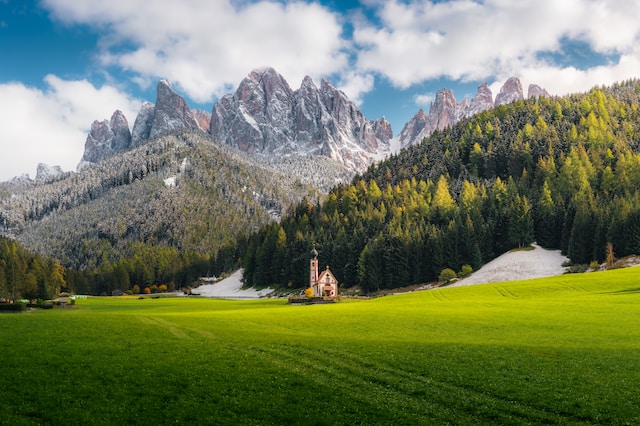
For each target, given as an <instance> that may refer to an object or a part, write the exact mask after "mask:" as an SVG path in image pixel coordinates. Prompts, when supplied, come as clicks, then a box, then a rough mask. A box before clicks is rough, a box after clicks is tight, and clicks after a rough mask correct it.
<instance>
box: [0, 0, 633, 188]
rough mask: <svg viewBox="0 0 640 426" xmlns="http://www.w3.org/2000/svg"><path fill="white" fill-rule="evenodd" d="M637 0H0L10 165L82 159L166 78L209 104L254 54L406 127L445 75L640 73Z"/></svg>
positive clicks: (603, 76)
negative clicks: (114, 120)
mask: <svg viewBox="0 0 640 426" xmlns="http://www.w3.org/2000/svg"><path fill="white" fill-rule="evenodd" d="M639 42H640V2H637V1H635V0H633V1H632V0H629V1H626V0H622V1H620V0H618V1H612V0H611V1H606V0H598V1H596V0H563V1H556V0H546V1H544V0H520V1H517V2H516V1H509V0H486V1H467V0H455V1H454V0H451V1H411V0H391V1H388V0H363V1H354V0H350V1H339V0H322V1H313V2H312V1H303V0H301V1H295V2H293V1H274V0H271V1H267V0H155V1H153V0H152V1H142V0H110V1H104V0H26V1H17V0H0V117H2V120H1V121H0V149H1V150H2V152H3V155H2V156H1V158H0V181H1V180H7V179H9V178H11V177H12V176H16V175H20V174H22V173H29V174H30V175H31V176H32V177H34V176H35V170H36V166H37V164H38V163H39V162H45V163H47V164H50V165H61V166H62V168H63V169H65V170H75V167H76V165H77V163H78V162H79V160H80V158H81V156H82V152H83V149H84V142H85V139H86V134H87V132H88V131H89V128H90V126H91V123H92V122H93V121H94V120H96V119H98V120H103V119H107V118H109V117H110V116H111V114H112V113H113V111H115V110H116V109H120V110H122V111H123V112H124V113H125V115H126V117H127V118H128V120H129V124H130V125H131V126H132V125H133V122H134V120H135V117H136V114H137V111H138V109H139V107H140V104H141V103H142V102H143V101H145V100H148V101H151V102H153V101H154V100H155V86H156V83H157V81H158V80H159V79H162V78H166V79H168V80H170V81H172V83H173V87H174V89H175V90H177V91H178V92H179V93H180V94H181V95H183V96H184V97H185V98H186V99H187V101H188V102H189V104H190V105H191V106H192V107H194V108H199V109H205V110H208V111H210V110H211V108H212V106H213V104H214V103H215V102H216V101H217V100H218V99H219V98H220V97H221V96H222V95H224V94H226V93H229V92H232V91H234V90H235V89H236V87H237V85H238V83H239V82H240V81H241V80H242V79H243V78H244V77H245V76H246V75H247V74H248V73H249V72H250V71H251V70H252V69H254V68H258V67H263V66H273V67H274V68H275V69H276V70H277V71H278V72H280V73H281V74H282V75H283V76H284V77H285V78H286V79H287V81H288V82H289V84H290V85H291V87H292V88H293V89H297V88H298V87H299V85H300V83H301V81H302V79H303V77H304V76H305V75H310V76H311V77H312V78H313V79H314V81H315V82H316V84H318V85H319V82H320V79H321V78H322V77H326V78H328V79H329V80H330V81H332V82H333V84H334V85H336V86H337V87H339V88H340V89H342V90H343V91H344V92H345V93H346V94H347V95H348V96H349V97H350V98H351V99H352V100H354V101H355V102H357V103H358V104H359V106H360V108H361V110H362V111H363V113H364V114H365V115H366V116H367V117H368V118H371V119H377V118H379V117H381V116H385V117H386V118H387V119H388V120H389V121H390V122H391V124H392V126H393V130H394V133H395V134H398V133H399V132H400V130H401V129H402V126H403V125H404V124H405V123H406V122H407V121H408V120H409V119H410V118H411V116H413V114H415V113H416V112H417V111H418V109H420V108H423V109H425V110H426V111H428V109H429V105H430V102H431V100H433V98H434V96H435V93H436V91H437V90H439V89H441V88H449V89H452V90H453V91H454V92H455V95H456V97H457V98H458V100H459V101H461V100H462V99H464V98H465V97H467V98H469V99H470V98H471V97H473V95H474V94H475V91H476V88H477V86H478V85H479V84H481V83H483V82H487V83H489V85H490V87H491V89H492V91H493V94H494V97H495V95H496V94H497V93H498V91H499V88H500V86H501V85H502V84H503V83H504V81H506V79H507V78H508V77H510V76H516V77H519V78H520V80H521V81H522V83H523V86H524V89H525V92H526V88H527V86H528V85H529V84H530V83H536V84H539V85H540V86H542V87H544V88H546V89H547V90H548V91H549V92H550V93H552V94H557V95H563V94H567V93H574V92H580V91H586V90H588V89H589V88H591V87H593V86H595V85H601V84H611V83H613V82H616V81H621V80H625V79H628V78H633V77H640V43H639Z"/></svg>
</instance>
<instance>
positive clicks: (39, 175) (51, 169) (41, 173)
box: [36, 163, 64, 181]
mask: <svg viewBox="0 0 640 426" xmlns="http://www.w3.org/2000/svg"><path fill="white" fill-rule="evenodd" d="M63 173H64V170H62V167H60V166H49V165H47V164H45V163H39V164H38V169H37V171H36V180H37V181H44V180H47V179H50V178H53V177H55V176H58V175H61V174H63Z"/></svg>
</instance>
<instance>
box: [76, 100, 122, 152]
mask: <svg viewBox="0 0 640 426" xmlns="http://www.w3.org/2000/svg"><path fill="white" fill-rule="evenodd" d="M130 146H131V132H130V131H129V123H128V122H127V118H126V117H125V116H124V114H123V113H122V111H120V110H116V111H115V112H114V113H113V115H112V116H111V120H103V121H98V120H96V121H94V122H93V123H92V124H91V130H90V131H89V134H88V135H87V139H86V141H85V144H84V155H83V156H82V160H81V162H89V163H97V162H98V161H101V160H103V159H105V158H108V157H111V156H112V155H114V154H116V153H118V152H122V151H124V150H126V149H128V148H129V147H130Z"/></svg>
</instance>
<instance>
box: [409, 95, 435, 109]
mask: <svg viewBox="0 0 640 426" xmlns="http://www.w3.org/2000/svg"><path fill="white" fill-rule="evenodd" d="M435 99H436V95H435V94H434V93H423V94H419V95H415V96H414V97H413V100H414V102H415V103H416V105H419V106H420V107H425V106H429V105H431V102H433V101H435Z"/></svg>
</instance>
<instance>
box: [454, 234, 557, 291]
mask: <svg viewBox="0 0 640 426" xmlns="http://www.w3.org/2000/svg"><path fill="white" fill-rule="evenodd" d="M533 247H534V249H533V250H520V251H512V252H508V253H505V254H503V255H502V256H499V257H497V258H495V259H493V260H492V261H491V262H489V263H487V264H486V265H484V266H483V267H482V268H480V269H479V270H477V271H476V272H474V273H473V274H471V276H469V277H467V278H464V279H462V280H460V281H458V282H456V283H453V284H451V285H449V286H448V287H459V286H465V285H472V284H486V283H494V282H504V281H516V280H526V279H532V278H543V277H552V276H555V275H562V274H564V273H565V272H566V269H567V268H566V267H563V266H562V264H563V263H564V262H568V261H569V258H567V257H566V256H564V255H563V254H562V253H561V252H560V250H546V249H543V248H542V247H540V246H539V245H537V244H533Z"/></svg>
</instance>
